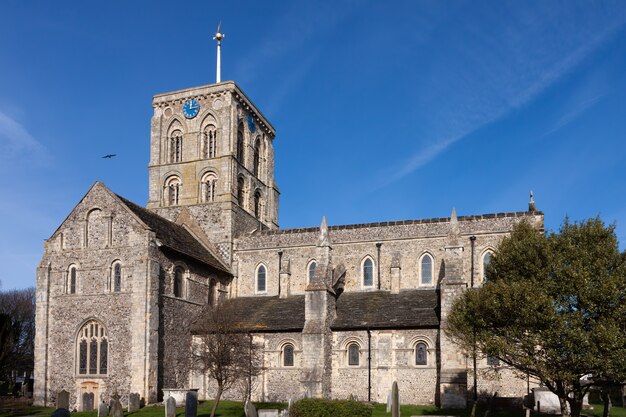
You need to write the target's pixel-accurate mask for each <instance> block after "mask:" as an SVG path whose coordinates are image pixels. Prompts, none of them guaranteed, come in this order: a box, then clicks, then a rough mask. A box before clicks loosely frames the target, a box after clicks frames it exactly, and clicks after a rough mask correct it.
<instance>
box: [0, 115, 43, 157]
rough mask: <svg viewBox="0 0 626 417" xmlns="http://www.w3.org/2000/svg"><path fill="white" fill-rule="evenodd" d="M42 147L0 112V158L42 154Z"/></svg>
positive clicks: (22, 128) (20, 125)
mask: <svg viewBox="0 0 626 417" xmlns="http://www.w3.org/2000/svg"><path fill="white" fill-rule="evenodd" d="M44 149H45V148H44V146H43V145H42V144H41V143H39V141H37V139H35V138H34V137H33V136H32V135H31V134H30V133H29V132H28V131H27V130H26V128H25V127H24V126H23V125H22V124H20V123H19V122H17V121H16V120H14V119H13V118H11V117H10V116H8V115H7V114H5V113H3V112H2V111H0V155H1V156H0V157H1V158H3V159H14V158H17V157H23V156H24V155H25V154H36V155H38V154H42V153H43V151H44Z"/></svg>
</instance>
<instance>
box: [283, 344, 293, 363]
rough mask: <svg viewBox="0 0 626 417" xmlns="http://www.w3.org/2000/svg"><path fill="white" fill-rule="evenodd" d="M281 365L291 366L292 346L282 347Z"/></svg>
mask: <svg viewBox="0 0 626 417" xmlns="http://www.w3.org/2000/svg"><path fill="white" fill-rule="evenodd" d="M283 366H293V346H292V345H285V347H284V348H283Z"/></svg>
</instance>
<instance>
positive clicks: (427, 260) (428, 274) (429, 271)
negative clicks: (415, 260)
mask: <svg viewBox="0 0 626 417" xmlns="http://www.w3.org/2000/svg"><path fill="white" fill-rule="evenodd" d="M420 284H421V285H432V284H433V258H432V256H430V255H429V254H424V256H422V260H421V262H420Z"/></svg>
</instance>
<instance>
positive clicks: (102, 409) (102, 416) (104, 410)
mask: <svg viewBox="0 0 626 417" xmlns="http://www.w3.org/2000/svg"><path fill="white" fill-rule="evenodd" d="M108 415H109V406H108V405H107V404H106V403H105V402H104V401H102V402H101V403H100V405H99V406H98V417H106V416H108Z"/></svg>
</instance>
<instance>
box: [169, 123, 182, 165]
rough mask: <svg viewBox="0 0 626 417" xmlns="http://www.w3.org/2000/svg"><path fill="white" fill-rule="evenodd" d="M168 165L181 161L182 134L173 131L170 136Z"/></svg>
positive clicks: (178, 131)
mask: <svg viewBox="0 0 626 417" xmlns="http://www.w3.org/2000/svg"><path fill="white" fill-rule="evenodd" d="M169 142H170V144H169V146H170V163H174V162H181V161H182V160H183V132H181V131H180V130H175V131H173V132H172V134H171V135H170V141H169Z"/></svg>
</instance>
